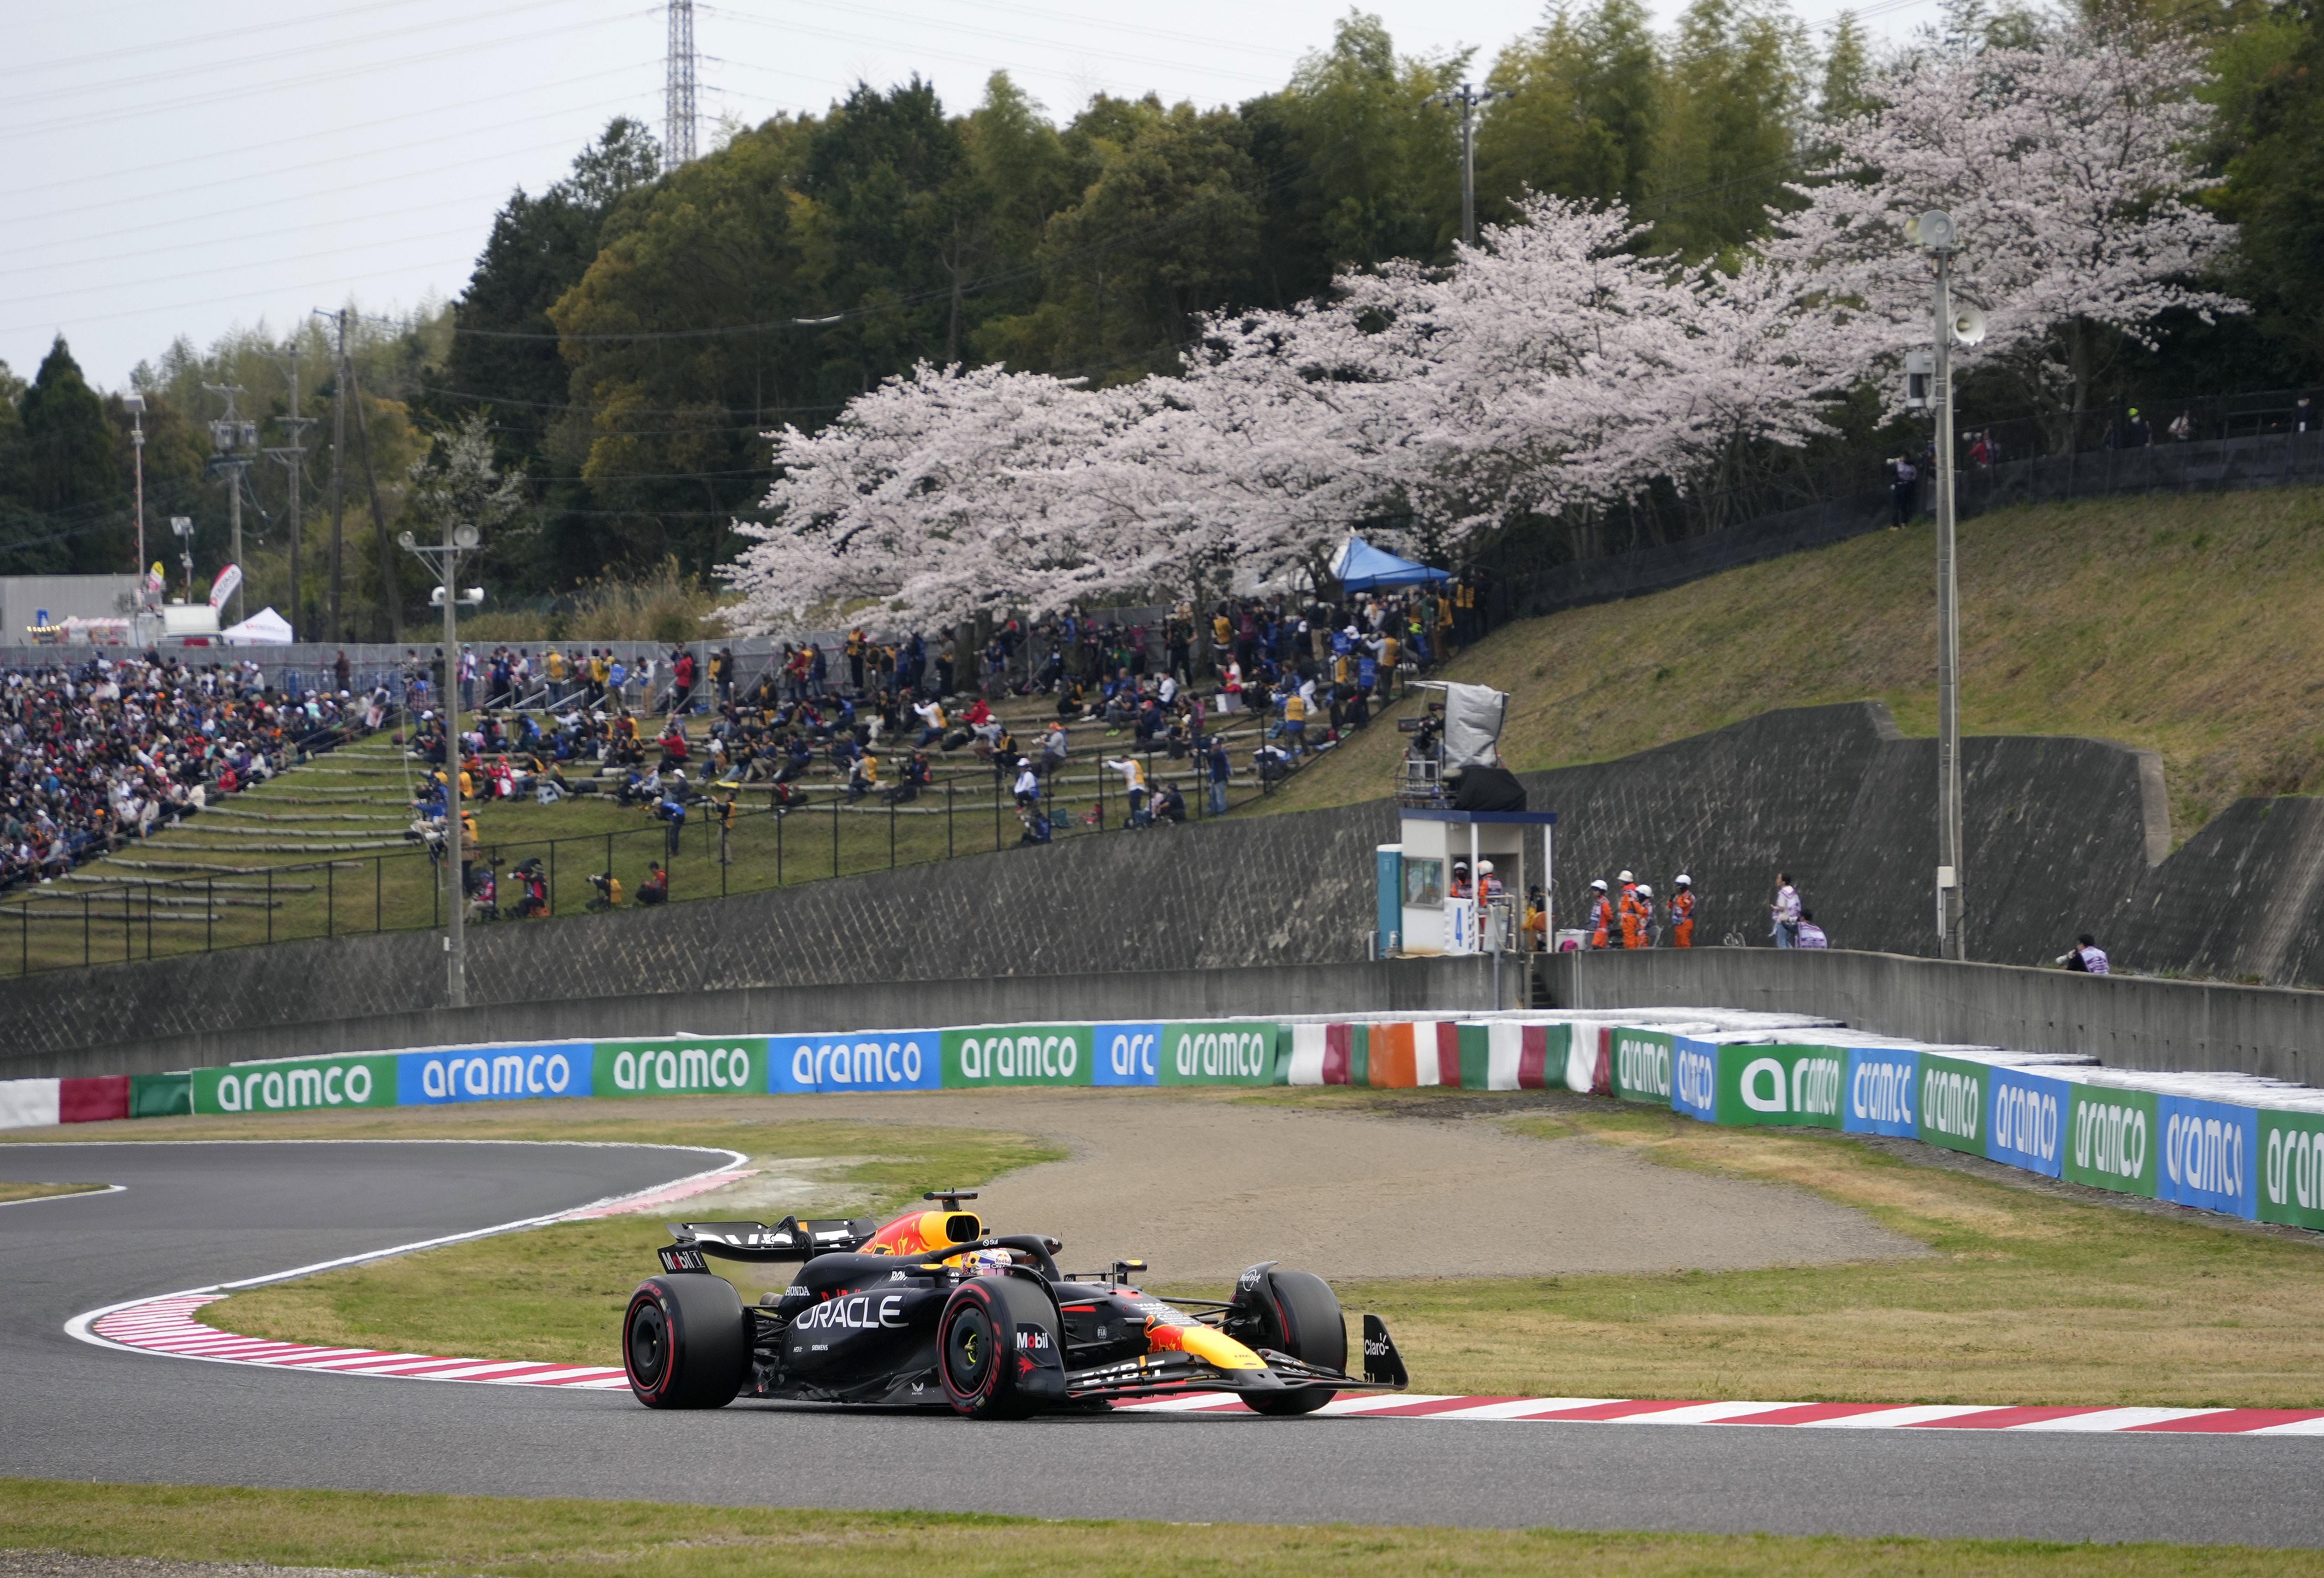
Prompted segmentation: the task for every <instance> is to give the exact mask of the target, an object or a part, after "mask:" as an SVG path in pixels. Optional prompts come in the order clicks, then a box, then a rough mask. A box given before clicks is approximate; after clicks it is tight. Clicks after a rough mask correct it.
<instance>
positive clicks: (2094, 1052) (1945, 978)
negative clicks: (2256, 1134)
mask: <svg viewBox="0 0 2324 1578" xmlns="http://www.w3.org/2000/svg"><path fill="white" fill-rule="evenodd" d="M1537 964H1538V968H1539V972H1540V974H1539V979H1540V982H1541V984H1542V986H1543V988H1544V989H1545V992H1546V994H1547V995H1548V997H1549V998H1550V1000H1551V1001H1552V1002H1554V1004H1555V1005H1556V1006H1557V1007H1559V1008H1567V1009H1578V1010H1601V1009H1620V1008H1660V1007H1672V1008H1733V1009H1755V1010H1773V1011H1779V1012H1785V1013H1807V1014H1821V1015H1825V1016H1828V1017H1830V1018H1831V1019H1836V1020H1841V1021H1842V1022H1844V1023H1846V1024H1847V1025H1849V1027H1851V1028H1852V1029H1860V1030H1871V1031H1877V1032H1878V1033H1879V1034H1882V1035H1888V1036H1899V1037H1904V1038H1910V1039H1913V1040H1916V1041H1934V1042H1955V1043H1966V1044H1969V1045H1982V1046H1990V1047H2012V1048H2015V1049H2018V1050H2021V1051H2026V1052H2080V1053H2085V1054H2088V1055H2089V1056H2090V1057H2095V1058H2097V1059H2098V1061H2099V1062H2100V1063H2104V1064H2107V1065H2110V1066H2115V1067H2118V1068H2141V1069H2153V1070H2156V1071H2196V1070H2227V1071H2232V1072H2235V1073H2240V1074H2256V1075H2266V1076H2268V1077H2270V1078H2273V1079H2282V1080H2290V1081H2292V1082H2295V1083H2297V1084H2310V1085H2324V993H2320V992H2295V991H2284V990H2281V989H2277V988H2271V987H2262V986H2224V985H2216V984H2211V983H2202V982H2190V981H2157V980H2142V979H2132V978H2130V977H2126V976H2120V975H2083V974H2073V973H2070V972H2068V971H2064V970H2040V969H2027V968H2024V967H2022V966H2016V965H2008V964H1952V963H1950V962H1948V961H1946V960H1942V959H1916V958H1908V957H1904V956H1902V955H1895V954H1868V953H1853V952H1848V951H1844V950H1840V949H1832V950H1831V951H1828V952H1819V951H1815V950H1808V949H1775V948H1692V949H1686V950H1683V951H1682V950H1679V949H1671V948H1665V949H1660V950H1655V951H1653V952H1645V953H1620V952H1604V953H1588V954H1561V955H1547V956H1545V957H1543V958H1541V959H1539V960H1538V961H1537Z"/></svg>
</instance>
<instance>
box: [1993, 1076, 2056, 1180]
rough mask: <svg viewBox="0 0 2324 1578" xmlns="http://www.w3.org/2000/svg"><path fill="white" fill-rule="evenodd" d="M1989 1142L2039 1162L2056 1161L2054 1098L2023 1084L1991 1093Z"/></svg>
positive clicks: (2005, 1086)
mask: <svg viewBox="0 0 2324 1578" xmlns="http://www.w3.org/2000/svg"><path fill="white" fill-rule="evenodd" d="M1993 1143H1994V1145H1995V1147H1996V1148H1997V1149H2002V1150H2014V1151H2016V1152H2017V1153H2018V1154H2019V1155H2021V1156H2031V1157H2038V1158H2041V1159H2042V1160H2043V1161H2055V1160H2057V1159H2058V1098H2057V1097H2056V1096H2053V1095H2051V1094H2048V1093H2046V1092H2043V1091H2033V1090H2027V1089H2026V1088H2025V1087H2024V1085H2018V1084H2012V1085H2004V1086H2002V1087H2001V1088H2000V1089H1999V1090H1997V1091H1996V1092H1994V1093H1993Z"/></svg>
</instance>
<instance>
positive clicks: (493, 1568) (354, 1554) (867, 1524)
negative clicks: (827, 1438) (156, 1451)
mask: <svg viewBox="0 0 2324 1578" xmlns="http://www.w3.org/2000/svg"><path fill="white" fill-rule="evenodd" d="M8 1548H14V1549H18V1550H63V1551H70V1552H74V1553H76V1554H79V1555H102V1556H131V1557H157V1558H161V1559H165V1560H174V1561H195V1562H203V1561H207V1562H220V1561H245V1562H246V1561H257V1562H266V1563H270V1564H276V1565H281V1566H317V1567H363V1568H369V1569H372V1570H375V1571H383V1572H399V1573H442V1572H457V1573H539V1572H541V1571H543V1570H545V1569H553V1568H560V1567H562V1568H583V1569H586V1570H589V1571H595V1572H605V1573H644V1574H653V1575H656V1578H695V1575H696V1574H700V1575H702V1578H713V1575H715V1578H729V1575H734V1574H741V1575H745V1578H747V1575H749V1574H754V1573H769V1574H780V1575H782V1578H816V1575H817V1574H822V1573H831V1574H841V1573H864V1572H902V1571H917V1570H920V1569H921V1568H923V1567H927V1568H929V1569H932V1570H940V1571H943V1572H945V1573H960V1574H967V1575H975V1574H993V1575H994V1578H1041V1575H1043V1574H1048V1573H1087V1572H1090V1571H1092V1570H1093V1568H1095V1567H1097V1566H1099V1565H1100V1564H1102V1567H1103V1570H1104V1571H1105V1572H1107V1573H1116V1574H1120V1575H1122V1578H1139V1575H1143V1574H1149V1573H1150V1574H1155V1575H1156V1578H1164V1575H1167V1578H1185V1575H1186V1574H1188V1573H1195V1574H1201V1573H1237V1574H1246V1575H1249V1578H1268V1575H1271V1574H1276V1573H1318V1572H1332V1573H1351V1574H1359V1575H1369V1574H1382V1575H1386V1574H1403V1573H1444V1572H1458V1573H1465V1574H1475V1575H1479V1578H1489V1575H1490V1574H1495V1573H1511V1574H1517V1573H1524V1574H1532V1573H1541V1572H1545V1571H1549V1570H1552V1569H1554V1568H1556V1567H1560V1566H1568V1565H1571V1566H1574V1567H1580V1568H1582V1569H1584V1570H1586V1571H1589V1572H1591V1573H1620V1574H1637V1575H1642V1578H1643V1575H1647V1574H1701V1573H1722V1574H1734V1575H1736V1578H1754V1575H1757V1574H1766V1575H1768V1578H1821V1575H1823V1574H1832V1575H1835V1578H1837V1575H1840V1574H1854V1573H1875V1574H1897V1575H1900V1578H1901V1575H1904V1574H1911V1575H1913V1578H1950V1575H1951V1574H1957V1573H1958V1574H1968V1573H1978V1574H1987V1573H1997V1574H2007V1575H2015V1574H2038V1575H2040V1578H2084V1575H2085V1574H2087V1575H2089V1578H2099V1575H2101V1574H2103V1575H2105V1578H2160V1575H2163V1574H2177V1573H2203V1574H2205V1575H2206V1578H2246V1575H2250V1578H2261V1575H2270V1578H2272V1575H2274V1574H2288V1573H2317V1572H2319V1571H2324V1557H2319V1555H2318V1554H2317V1553H2314V1552H2309V1551H2270V1550H2255V1549H2252V1548H2249V1547H2246V1546H2163V1545H2139V1546H2089V1545H2046V1544H2037V1543H2033V1542H2030V1541H2014V1540H2013V1541H1999V1540H1929V1539H1842V1538H1837V1537H1831V1536H1821V1537H1808V1538H1802V1537H1784V1536H1773V1535H1674V1534H1595V1533H1569V1532H1564V1531H1560V1530H1553V1529H1525V1530H1504V1529H1448V1528H1392V1527H1391V1528H1360V1527H1347V1526H1343V1525H1333V1526H1323V1527H1315V1526H1305V1527H1302V1526H1296V1525H1292V1526H1281V1525H1265V1524H1261V1525H1253V1524H1173V1523H1130V1522H1049V1521H1037V1520H1035V1519H1032V1518H997V1517H990V1516H984V1515H980V1514H974V1513H934V1512H824V1511H815V1510H793V1509H783V1510H774V1509H749V1508H732V1507H670V1506H665V1505H662V1504H660V1503H654V1502H639V1501H575V1500H504V1499H500V1498H487V1497H479V1496H395V1495H383V1494H379V1493H376V1492H366V1491H346V1490H224V1489H210V1488H207V1487H192V1486H172V1485H90V1484H83V1483H79V1482H77V1481H60V1480H0V1549H8ZM1100 1552H1102V1553H1103V1554H1102V1556H1101V1555H1099V1554H1098V1553H1100Z"/></svg>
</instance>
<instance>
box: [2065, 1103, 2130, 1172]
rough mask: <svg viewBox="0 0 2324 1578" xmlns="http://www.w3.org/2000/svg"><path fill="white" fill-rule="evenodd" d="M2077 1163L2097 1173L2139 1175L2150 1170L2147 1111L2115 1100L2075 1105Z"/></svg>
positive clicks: (2078, 1165)
mask: <svg viewBox="0 0 2324 1578" xmlns="http://www.w3.org/2000/svg"><path fill="white" fill-rule="evenodd" d="M2074 1165H2075V1166H2076V1167H2082V1168H2085V1169H2087V1170H2088V1171H2090V1172H2094V1173H2112V1174H2114V1176H2115V1177H2118V1178H2135V1177H2142V1176H2144V1173H2145V1171H2146V1113H2145V1111H2144V1109H2142V1108H2139V1107H2131V1106H2116V1105H2115V1104H2114V1103H2111V1102H2078V1103H2075V1105H2074Z"/></svg>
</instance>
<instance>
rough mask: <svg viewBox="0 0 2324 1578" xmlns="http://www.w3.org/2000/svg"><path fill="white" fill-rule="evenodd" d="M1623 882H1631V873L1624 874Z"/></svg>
mask: <svg viewBox="0 0 2324 1578" xmlns="http://www.w3.org/2000/svg"><path fill="white" fill-rule="evenodd" d="M1621 880H1622V881H1626V882H1627V881H1629V880H1630V873H1629V872H1623V873H1622V877H1621Z"/></svg>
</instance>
